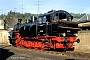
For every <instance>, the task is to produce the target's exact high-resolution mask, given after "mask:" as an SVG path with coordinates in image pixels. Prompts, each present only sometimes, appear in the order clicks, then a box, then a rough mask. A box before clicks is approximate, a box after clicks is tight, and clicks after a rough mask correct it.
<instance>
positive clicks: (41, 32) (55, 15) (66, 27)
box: [9, 10, 80, 51]
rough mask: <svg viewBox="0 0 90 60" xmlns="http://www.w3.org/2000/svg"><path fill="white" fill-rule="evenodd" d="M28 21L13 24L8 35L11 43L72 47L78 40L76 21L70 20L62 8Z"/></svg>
mask: <svg viewBox="0 0 90 60" xmlns="http://www.w3.org/2000/svg"><path fill="white" fill-rule="evenodd" d="M31 18H32V19H30V20H29V22H26V23H23V24H22V23H21V20H20V21H19V22H18V23H17V24H16V25H15V26H14V29H13V30H12V31H11V32H12V33H13V34H11V35H10V36H9V40H10V42H11V44H12V45H14V46H17V47H18V46H19V47H27V48H34V49H41V50H45V49H59V50H60V49H63V50H64V51H66V50H72V49H74V46H73V43H74V42H78V43H79V42H80V40H79V39H78V38H77V37H78V30H80V28H78V23H77V22H72V19H73V16H72V15H71V14H69V13H68V12H66V11H64V10H58V11H55V10H52V11H49V12H47V13H44V14H40V15H39V16H38V19H37V20H36V18H35V17H34V16H32V17H31Z"/></svg>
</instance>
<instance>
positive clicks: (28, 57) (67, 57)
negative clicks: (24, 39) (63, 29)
mask: <svg viewBox="0 0 90 60" xmlns="http://www.w3.org/2000/svg"><path fill="white" fill-rule="evenodd" d="M0 60H90V54H89V53H82V52H56V51H41V50H34V49H26V48H21V47H13V46H5V45H2V46H0Z"/></svg>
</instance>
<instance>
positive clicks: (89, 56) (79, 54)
mask: <svg viewBox="0 0 90 60" xmlns="http://www.w3.org/2000/svg"><path fill="white" fill-rule="evenodd" d="M11 47H13V46H11ZM13 48H15V49H18V50H25V51H30V52H39V53H44V54H50V55H56V56H68V57H76V58H78V57H79V58H84V59H90V53H84V52H76V51H66V52H59V51H48V50H35V49H27V48H22V47H18V48H17V47H13Z"/></svg>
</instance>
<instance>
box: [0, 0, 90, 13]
mask: <svg viewBox="0 0 90 60" xmlns="http://www.w3.org/2000/svg"><path fill="white" fill-rule="evenodd" d="M37 1H38V0H0V7H1V8H0V14H7V13H8V12H9V11H10V10H12V11H15V12H20V13H25V12H27V13H34V14H37V13H46V12H47V11H50V10H52V9H53V10H65V11H67V12H72V13H89V14H90V0H39V1H40V2H39V3H40V5H39V12H38V5H37V3H38V2H37ZM22 5H23V6H22ZM22 7H23V11H22Z"/></svg>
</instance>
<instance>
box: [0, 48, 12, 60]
mask: <svg viewBox="0 0 90 60" xmlns="http://www.w3.org/2000/svg"><path fill="white" fill-rule="evenodd" d="M12 55H14V53H13V52H10V51H9V50H8V49H4V48H0V60H6V59H7V58H9V57H10V56H12Z"/></svg>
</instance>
